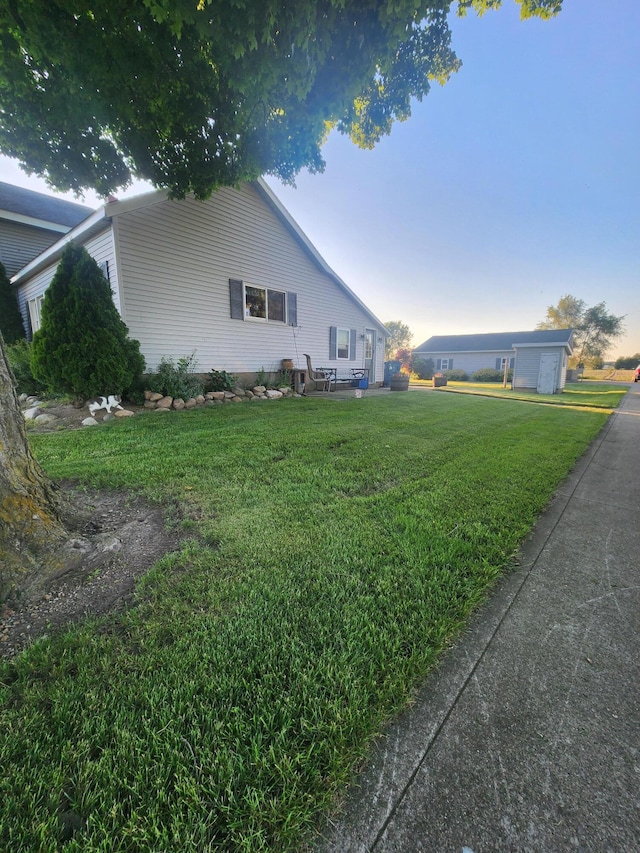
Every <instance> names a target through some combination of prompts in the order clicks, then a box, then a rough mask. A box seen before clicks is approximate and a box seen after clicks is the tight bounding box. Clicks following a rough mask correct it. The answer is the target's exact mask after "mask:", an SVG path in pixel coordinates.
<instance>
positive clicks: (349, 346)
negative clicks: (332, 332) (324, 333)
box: [336, 326, 351, 361]
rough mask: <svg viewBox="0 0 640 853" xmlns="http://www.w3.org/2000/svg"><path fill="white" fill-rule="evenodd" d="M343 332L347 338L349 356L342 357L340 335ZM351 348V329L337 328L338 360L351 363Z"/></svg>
mask: <svg viewBox="0 0 640 853" xmlns="http://www.w3.org/2000/svg"><path fill="white" fill-rule="evenodd" d="M341 332H343V333H344V334H345V335H346V336H347V354H346V355H340V333H341ZM350 348H351V329H342V328H340V326H336V358H338V359H342V360H344V361H349V360H350V359H349V350H350Z"/></svg>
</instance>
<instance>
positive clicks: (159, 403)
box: [144, 385, 300, 412]
mask: <svg viewBox="0 0 640 853" xmlns="http://www.w3.org/2000/svg"><path fill="white" fill-rule="evenodd" d="M299 396H300V394H296V393H294V392H293V391H292V390H291V388H280V389H275V388H267V387H266V386H265V385H255V386H254V387H253V388H251V389H246V390H245V389H244V388H234V389H233V391H208V392H207V393H206V394H199V395H198V396H197V397H191V398H190V399H189V400H183V399H182V398H181V397H175V398H174V397H163V396H162V394H159V393H158V392H157V391H145V392H144V408H145V409H151V410H153V411H156V412H169V411H171V410H174V411H181V410H182V409H195V408H196V406H222V405H224V404H225V403H254V402H260V401H261V400H280V399H282V397H299Z"/></svg>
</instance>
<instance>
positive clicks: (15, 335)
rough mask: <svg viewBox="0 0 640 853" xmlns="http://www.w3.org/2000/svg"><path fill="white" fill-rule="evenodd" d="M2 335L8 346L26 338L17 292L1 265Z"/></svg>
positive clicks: (0, 310)
mask: <svg viewBox="0 0 640 853" xmlns="http://www.w3.org/2000/svg"><path fill="white" fill-rule="evenodd" d="M0 333H1V334H2V337H3V338H4V342H5V344H6V345H7V346H10V345H11V344H15V342H16V341H19V340H21V339H23V338H24V337H25V333H24V325H23V323H22V314H21V313H20V309H19V308H18V300H17V298H16V293H15V290H14V289H13V288H12V287H11V282H10V281H9V277H8V275H7V271H6V270H5V268H4V265H3V264H1V263H0Z"/></svg>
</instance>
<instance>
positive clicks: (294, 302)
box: [287, 293, 298, 326]
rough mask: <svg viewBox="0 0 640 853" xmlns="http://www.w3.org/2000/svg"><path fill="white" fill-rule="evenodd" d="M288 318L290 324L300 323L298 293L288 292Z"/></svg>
mask: <svg viewBox="0 0 640 853" xmlns="http://www.w3.org/2000/svg"><path fill="white" fill-rule="evenodd" d="M287 320H288V323H289V325H290V326H297V325H298V294H297V293H287Z"/></svg>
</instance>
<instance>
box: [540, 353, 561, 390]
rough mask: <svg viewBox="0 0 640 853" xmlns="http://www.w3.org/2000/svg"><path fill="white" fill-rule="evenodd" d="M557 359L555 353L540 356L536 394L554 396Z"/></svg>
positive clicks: (557, 356)
mask: <svg viewBox="0 0 640 853" xmlns="http://www.w3.org/2000/svg"><path fill="white" fill-rule="evenodd" d="M559 358H560V356H559V355H558V353H556V352H543V353H542V355H541V356H540V369H539V370H538V394H555V392H556V377H557V375H558V360H559Z"/></svg>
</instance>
